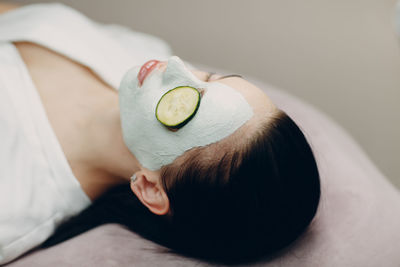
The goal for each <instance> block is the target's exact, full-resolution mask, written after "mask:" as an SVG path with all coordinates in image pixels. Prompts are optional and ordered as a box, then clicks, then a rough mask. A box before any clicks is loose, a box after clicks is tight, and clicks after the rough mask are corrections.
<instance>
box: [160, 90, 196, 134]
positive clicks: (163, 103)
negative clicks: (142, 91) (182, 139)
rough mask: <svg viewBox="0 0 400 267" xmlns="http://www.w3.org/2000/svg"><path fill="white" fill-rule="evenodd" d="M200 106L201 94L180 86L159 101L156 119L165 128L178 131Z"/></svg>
mask: <svg viewBox="0 0 400 267" xmlns="http://www.w3.org/2000/svg"><path fill="white" fill-rule="evenodd" d="M199 105H200V92H199V91H198V90H197V89H196V88H193V87H190V86H178V87H175V88H174V89H171V90H169V91H168V92H166V93H165V94H164V95H163V96H162V97H161V98H160V100H159V101H158V103H157V107H156V118H157V120H158V121H159V122H161V123H162V124H164V125H165V126H167V127H169V128H172V129H177V128H180V127H182V126H183V125H185V124H186V123H187V122H188V121H190V120H191V119H192V118H193V116H194V114H195V113H196V112H197V110H198V108H199Z"/></svg>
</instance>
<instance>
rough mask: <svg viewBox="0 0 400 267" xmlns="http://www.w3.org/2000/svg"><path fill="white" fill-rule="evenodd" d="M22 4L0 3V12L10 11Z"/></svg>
mask: <svg viewBox="0 0 400 267" xmlns="http://www.w3.org/2000/svg"><path fill="white" fill-rule="evenodd" d="M21 6H22V5H20V4H13V3H0V14H1V13H5V12H7V11H10V10H12V9H15V8H19V7H21Z"/></svg>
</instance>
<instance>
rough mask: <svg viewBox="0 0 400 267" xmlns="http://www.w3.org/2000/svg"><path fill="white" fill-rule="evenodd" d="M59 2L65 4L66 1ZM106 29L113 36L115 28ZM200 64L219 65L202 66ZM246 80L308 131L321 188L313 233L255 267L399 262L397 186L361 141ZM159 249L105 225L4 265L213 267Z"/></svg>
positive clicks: (124, 35) (123, 33)
mask: <svg viewBox="0 0 400 267" xmlns="http://www.w3.org/2000/svg"><path fill="white" fill-rule="evenodd" d="M55 6H56V7H57V8H58V7H59V8H60V9H63V6H62V5H55ZM63 10H64V9H63ZM68 12H69V11H68ZM6 14H7V13H6ZM21 16H22V15H21ZM24 16H27V14H25V15H24ZM0 18H1V16H0ZM0 25H1V23H0ZM0 27H1V26H0ZM104 27H105V28H104V29H107V28H108V27H109V26H106V25H104ZM113 27H115V29H120V30H118V31H115V32H114V33H113V34H115V35H114V37H115V38H120V39H119V40H120V42H118V45H120V44H122V43H124V44H126V45H127V44H128V43H129V42H130V41H132V43H131V44H132V45H134V44H135V42H133V41H134V39H135V38H134V36H137V35H133V32H129V30H127V29H126V28H119V27H118V26H113ZM108 29H110V28H108ZM122 29H123V30H122ZM70 34H73V33H70ZM108 34H110V36H112V34H111V31H110V32H109V33H108ZM0 36H2V35H1V34H0ZM117 36H118V37H117ZM139 39H140V38H139ZM122 40H126V42H125V41H122ZM139 43H140V42H139ZM142 44H143V43H142ZM139 46H140V45H139ZM105 51H107V50H105ZM126 51H129V50H126ZM58 52H60V51H58ZM61 52H62V51H61ZM112 52H114V51H112ZM91 53H93V54H92V57H90V59H87V60H84V61H83V64H88V63H90V62H94V60H95V61H96V62H97V60H101V59H97V57H99V58H101V56H100V55H96V54H95V53H94V52H91ZM109 53H111V52H109ZM72 56H73V55H72V54H71V57H72ZM105 57H106V56H105ZM150 59H151V58H150ZM137 61H140V60H137ZM143 61H144V60H143ZM143 61H142V62H143ZM94 64H96V66H95V67H96V68H97V70H98V71H97V74H99V76H100V77H101V78H104V80H105V81H108V82H109V84H111V85H115V84H116V83H117V80H118V75H120V73H119V72H115V76H112V77H111V76H109V74H108V76H106V75H105V76H101V74H102V73H103V74H104V72H105V71H106V68H107V66H104V65H101V64H103V63H101V62H97V63H94ZM97 64H99V65H97ZM104 64H105V63H104ZM88 65H89V67H91V66H94V65H90V64H88ZM111 66H112V65H111ZM199 69H202V70H209V71H215V69H212V68H210V67H205V66H199ZM216 71H218V72H222V73H223V72H224V71H221V70H216ZM121 75H122V74H121ZM121 77H122V76H121ZM245 78H247V80H249V81H251V82H253V83H254V84H255V85H257V86H258V87H260V88H261V89H263V90H264V91H265V93H266V94H267V95H268V96H269V97H270V98H271V99H272V101H273V102H274V103H275V104H276V105H277V106H278V107H279V108H280V109H282V110H284V111H286V112H287V113H288V114H289V116H291V117H292V118H293V120H294V121H295V122H296V123H297V124H298V125H299V126H300V128H301V129H302V130H303V132H304V133H305V136H306V138H307V140H308V141H309V143H310V145H311V147H312V149H313V151H314V154H315V157H316V160H317V164H318V168H319V172H320V175H321V190H322V192H321V202H320V205H319V209H318V211H317V214H316V217H315V219H314V220H313V222H312V223H311V225H310V227H309V228H308V231H307V232H306V233H305V234H304V235H303V236H302V237H301V238H300V239H298V240H297V241H296V242H295V243H294V244H293V245H292V246H291V247H289V248H288V249H286V250H285V252H284V253H282V254H281V255H279V256H277V257H274V258H271V259H265V260H261V261H260V262H259V263H257V264H253V265H252V266H296V267H302V266H322V267H324V266H371V267H372V266H389V267H390V266H399V265H400V254H399V253H398V250H399V247H400V231H399V230H398V229H399V226H400V194H399V191H398V190H397V189H396V188H395V187H393V185H391V184H390V183H389V182H388V180H387V179H386V178H385V177H384V176H383V174H382V173H381V172H380V171H379V170H378V169H377V168H376V167H375V165H374V164H373V163H372V162H371V160H370V159H369V158H368V157H367V156H366V154H365V153H364V151H363V150H362V149H361V148H360V147H359V145H358V144H357V143H356V141H354V139H352V138H351V137H350V136H349V135H348V134H347V133H346V131H344V130H343V128H341V127H340V126H339V125H338V124H336V123H335V122H334V121H333V120H331V119H330V118H329V117H327V116H326V115H324V114H323V113H322V112H321V111H319V110H317V109H315V108H313V107H312V106H310V105H309V104H307V103H305V102H303V101H301V100H300V99H299V98H297V97H295V96H293V95H289V94H287V93H285V92H284V91H282V90H278V89H276V88H273V87H271V86H269V85H268V84H265V83H263V82H260V81H257V80H255V79H252V78H250V77H245ZM159 247H160V246H159V245H157V244H155V243H153V242H151V241H148V240H145V239H143V238H142V237H140V236H138V235H137V234H135V233H132V232H130V231H128V230H126V229H124V227H123V226H120V225H117V224H108V225H103V226H100V227H97V228H95V229H93V230H91V231H88V232H86V233H84V234H81V235H79V236H76V237H75V238H72V239H70V240H68V241H66V242H63V243H61V244H59V245H56V246H53V247H50V248H48V249H39V250H35V251H31V252H30V253H28V254H27V255H25V256H23V257H21V258H19V259H17V260H16V261H14V262H11V263H10V264H8V265H7V266H11V267H16V266H59V267H61V266H209V264H208V263H206V262H202V261H198V260H196V259H190V258H186V257H182V256H179V255H172V254H164V253H159V252H157V248H159ZM246 266H248V265H246Z"/></svg>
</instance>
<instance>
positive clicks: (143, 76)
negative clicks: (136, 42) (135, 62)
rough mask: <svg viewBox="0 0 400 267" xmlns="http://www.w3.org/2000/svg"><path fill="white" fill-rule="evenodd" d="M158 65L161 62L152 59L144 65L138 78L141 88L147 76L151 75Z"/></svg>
mask: <svg viewBox="0 0 400 267" xmlns="http://www.w3.org/2000/svg"><path fill="white" fill-rule="evenodd" d="M158 63H160V61H158V60H155V59H152V60H149V61H147V62H146V63H144V64H143V66H142V67H141V68H140V71H139V73H138V76H137V78H138V81H139V85H140V86H141V85H142V84H143V82H144V79H146V77H147V75H149V73H150V72H151V71H152V70H153V69H154V68H155V67H156V66H157V64H158Z"/></svg>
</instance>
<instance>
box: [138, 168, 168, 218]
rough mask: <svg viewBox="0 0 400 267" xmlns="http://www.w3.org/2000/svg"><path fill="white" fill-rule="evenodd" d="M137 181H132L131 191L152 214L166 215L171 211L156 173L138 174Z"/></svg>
mask: <svg viewBox="0 0 400 267" xmlns="http://www.w3.org/2000/svg"><path fill="white" fill-rule="evenodd" d="M135 174H136V179H135V180H133V179H132V180H131V189H132V191H133V193H134V194H135V195H136V196H137V197H138V199H139V200H140V201H141V202H142V204H143V205H145V206H146V207H147V208H148V209H149V210H150V211H151V212H153V213H154V214H157V215H164V214H166V213H168V211H169V199H168V196H167V194H166V193H165V191H164V189H163V188H162V186H161V184H160V183H159V179H160V177H159V175H158V174H157V173H155V172H151V171H149V172H144V171H139V172H136V173H135Z"/></svg>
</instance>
